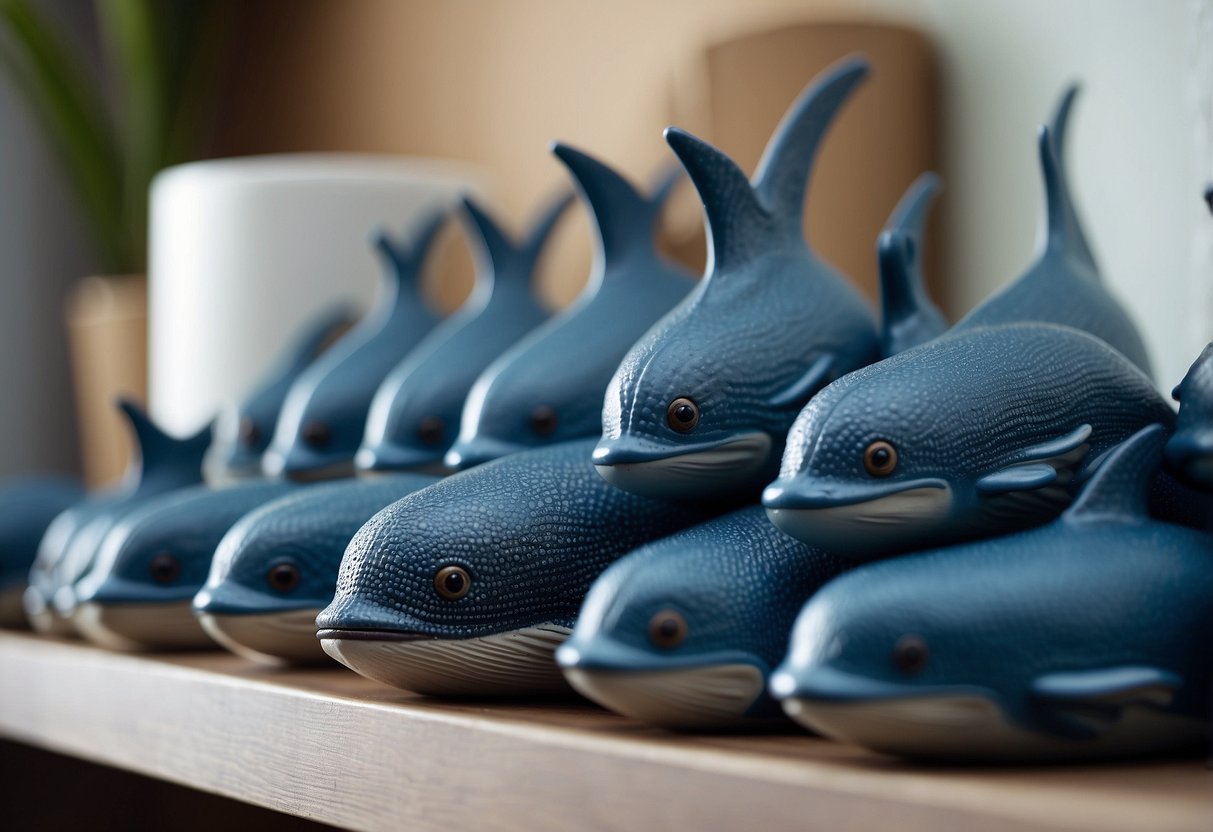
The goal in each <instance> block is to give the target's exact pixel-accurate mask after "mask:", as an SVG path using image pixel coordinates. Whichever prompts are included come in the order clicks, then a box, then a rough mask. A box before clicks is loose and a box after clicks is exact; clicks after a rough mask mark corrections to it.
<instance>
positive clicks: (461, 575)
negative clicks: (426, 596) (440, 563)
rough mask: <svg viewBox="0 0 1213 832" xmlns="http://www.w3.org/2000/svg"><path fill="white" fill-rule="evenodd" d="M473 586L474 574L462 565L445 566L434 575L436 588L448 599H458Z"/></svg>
mask: <svg viewBox="0 0 1213 832" xmlns="http://www.w3.org/2000/svg"><path fill="white" fill-rule="evenodd" d="M471 588H472V576H471V575H469V574H468V571H467V570H466V569H464V568H463V567H462V566H444V567H442V568H441V569H439V570H438V574H437V575H435V576H434V589H435V590H437V592H438V594H439V595H441V596H442V597H443V598H445V599H446V600H448V601H458V600H459V599H460V598H462V597H463V596H465V595H467V594H468V590H469V589H471Z"/></svg>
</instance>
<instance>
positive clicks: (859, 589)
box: [771, 426, 1213, 762]
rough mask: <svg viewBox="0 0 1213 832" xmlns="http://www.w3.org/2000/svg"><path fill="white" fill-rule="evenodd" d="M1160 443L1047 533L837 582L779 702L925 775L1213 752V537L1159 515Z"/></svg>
mask: <svg viewBox="0 0 1213 832" xmlns="http://www.w3.org/2000/svg"><path fill="white" fill-rule="evenodd" d="M1163 436H1164V430H1163V428H1161V427H1159V426H1152V427H1148V428H1145V429H1143V430H1142V431H1141V432H1139V433H1138V434H1136V435H1135V436H1134V437H1133V438H1132V439H1131V440H1129V441H1128V442H1126V443H1125V444H1123V445H1122V446H1120V447H1119V448H1118V449H1116V451H1115V452H1114V453H1113V454H1112V455H1111V456H1110V457H1109V458H1108V460H1107V461H1106V462H1105V463H1104V464H1103V466H1101V467H1100V469H1099V471H1098V472H1097V473H1096V474H1095V475H1094V477H1093V478H1092V479H1091V481H1090V482H1089V483H1088V484H1087V486H1086V488H1085V489H1084V490H1083V493H1082V496H1081V497H1079V499H1078V500H1077V501H1075V503H1074V505H1073V506H1071V507H1070V508H1069V510H1068V511H1066V513H1065V514H1064V515H1063V516H1062V517H1061V518H1059V519H1057V520H1055V521H1054V522H1052V523H1050V524H1049V525H1047V526H1043V527H1041V528H1038V529H1033V530H1031V531H1026V532H1021V533H1019V534H1015V535H1010V536H1007V537H1001V538H995V539H990V540H984V541H980V542H974V543H967V544H963V545H960V546H956V547H954V548H951V549H943V550H938V551H930V552H921V553H918V554H913V555H907V556H906V557H901V558H893V559H891V560H888V561H884V562H881V563H876V564H871V565H869V566H865V567H864V568H862V569H856V570H855V571H853V572H850V573H848V574H846V575H843V576H841V577H840V578H838V579H837V580H835V581H833V582H832V583H830V584H829V585H827V586H826V587H824V588H823V589H822V590H821V591H820V592H818V593H817V594H816V595H815V596H813V598H812V600H811V601H809V603H808V604H807V605H806V606H805V608H804V610H803V612H802V613H801V615H800V617H799V619H798V620H797V623H796V626H795V632H794V635H793V637H792V646H791V650H790V652H789V654H788V657H787V659H786V661H784V663H783V664H782V665H781V666H780V667H779V669H778V670H777V671H776V673H775V674H774V675H773V676H772V679H771V691H772V693H773V694H774V695H775V696H776V697H778V698H779V699H781V700H782V701H783V705H784V708H785V709H786V710H787V712H788V713H789V714H790V715H791V716H793V717H794V718H795V719H797V720H798V721H800V722H803V723H804V724H806V725H808V726H810V727H811V728H813V729H815V730H817V731H819V732H821V733H823V734H825V735H827V736H830V737H833V738H836V739H839V740H843V741H846V742H851V743H855V744H858V745H861V746H865V747H867V748H870V749H873V750H875V751H879V752H884V753H888V754H894V755H899V756H905V757H913V758H933V759H944V760H985V761H990V762H1012V761H1052V760H1059V759H1079V758H1097V757H1122V756H1139V755H1146V754H1152V753H1164V752H1168V753H1169V752H1178V751H1180V750H1183V749H1188V748H1190V749H1194V750H1195V749H1199V748H1201V747H1203V746H1205V745H1206V744H1207V743H1208V740H1209V730H1210V701H1209V690H1210V684H1211V683H1213V641H1211V640H1210V639H1209V632H1210V630H1211V629H1213V568H1210V567H1211V566H1213V536H1209V535H1207V534H1205V533H1203V532H1199V531H1195V530H1192V529H1188V528H1185V527H1182V526H1176V525H1172V524H1169V523H1163V522H1159V521H1156V520H1152V519H1150V518H1149V516H1148V515H1147V513H1146V491H1147V488H1148V487H1149V485H1150V482H1151V476H1152V474H1153V472H1154V470H1155V468H1156V466H1157V462H1158V460H1159V457H1160V450H1161V446H1162V441H1163Z"/></svg>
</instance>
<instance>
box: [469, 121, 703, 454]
mask: <svg viewBox="0 0 1213 832" xmlns="http://www.w3.org/2000/svg"><path fill="white" fill-rule="evenodd" d="M553 152H554V153H555V154H556V156H557V158H559V159H560V161H561V162H563V163H564V165H565V167H566V168H568V171H569V174H570V175H571V176H572V178H573V181H574V182H575V183H576V185H577V190H578V194H579V195H580V197H581V199H582V200H583V201H584V202H585V204H586V206H587V207H588V209H589V213H590V217H591V220H592V222H593V225H594V228H595V231H596V234H595V237H596V251H595V258H594V266H593V271H592V273H591V275H590V279H589V283H588V284H587V285H586V287H585V289H584V290H583V291H582V293H581V295H580V296H579V297H578V298H577V300H576V301H574V303H573V304H572V306H570V307H569V308H568V309H565V310H564V311H563V312H561V313H560V314H558V315H556V316H554V317H553V318H552V319H551V320H550V321H548V322H547V323H545V324H544V325H543V326H541V327H539V328H538V329H537V330H535V331H534V332H532V333H531V334H530V335H528V336H526V337H525V338H523V339H522V340H521V341H519V342H518V343H517V344H515V345H514V346H513V347H512V348H511V349H509V350H508V351H507V352H505V353H504V354H503V355H502V356H501V357H500V358H498V359H497V360H496V361H494V362H493V363H492V364H491V365H489V367H488V368H487V369H486V370H485V371H484V373H483V374H481V376H480V377H479V378H478V379H477V380H476V383H475V384H474V385H473V387H472V390H471V392H470V393H469V395H468V399H467V403H466V404H465V406H464V409H463V415H462V423H461V425H460V431H459V438H458V439H457V440H456V442H455V444H454V446H453V447H452V448H451V450H450V452H449V453H448V454H447V457H446V459H447V463H448V464H449V465H451V466H452V467H457V468H467V467H470V466H472V465H477V464H479V463H481V462H484V461H486V460H489V459H495V458H496V457H499V456H504V455H505V454H508V453H512V452H514V451H518V450H523V449H525V448H530V447H538V446H541V445H550V444H552V443H555V442H562V441H566V440H569V439H576V438H579V437H586V436H595V435H597V433H598V430H599V426H600V424H601V409H602V394H603V391H604V390H605V389H606V386H607V382H608V381H610V378H611V374H612V373H613V372H614V371H615V367H616V366H617V365H618V364H619V361H620V359H622V358H623V356H624V354H625V353H626V352H627V351H628V349H629V348H630V347H631V346H632V344H633V343H634V342H635V341H636V339H637V338H639V337H640V336H641V335H643V334H644V332H645V330H647V329H648V328H649V327H650V326H651V325H652V324H653V323H654V322H655V321H656V320H657V319H658V318H660V317H661V316H662V315H664V314H665V313H666V312H668V311H669V310H670V309H671V308H672V307H673V306H674V305H675V304H676V303H678V302H679V301H680V300H682V299H683V298H684V297H686V294H687V292H689V291H690V290H691V289H692V288H693V286H694V283H693V281H692V280H691V275H690V274H689V273H688V272H686V271H685V270H684V269H683V268H681V267H680V266H676V265H675V264H673V263H671V262H669V261H667V260H666V259H664V258H663V257H662V256H661V255H660V254H659V253H658V252H657V249H656V245H655V242H654V233H655V231H656V226H657V222H658V220H659V218H660V216H661V209H662V206H663V205H664V204H665V201H666V197H667V196H668V195H669V192H670V190H671V189H672V188H673V186H674V184H675V182H676V179H675V178H674V177H673V176H669V177H666V179H665V180H664V181H663V182H662V183H661V184H660V185H659V186H658V187H657V188H655V189H654V191H653V193H652V195H651V196H650V197H649V198H647V199H646V198H645V197H643V196H641V195H640V194H639V193H637V191H636V190H635V189H634V188H633V187H632V186H631V185H630V184H629V183H628V182H627V180H625V179H624V178H623V177H622V176H620V175H619V174H618V173H616V172H615V171H614V170H612V169H611V168H609V167H607V166H606V165H605V164H603V163H602V162H600V161H598V160H596V159H594V158H593V157H591V156H588V155H587V154H585V153H582V152H581V151H578V150H575V149H573V148H571V147H568V146H567V145H562V144H556V145H554V146H553Z"/></svg>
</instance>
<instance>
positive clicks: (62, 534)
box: [22, 399, 212, 635]
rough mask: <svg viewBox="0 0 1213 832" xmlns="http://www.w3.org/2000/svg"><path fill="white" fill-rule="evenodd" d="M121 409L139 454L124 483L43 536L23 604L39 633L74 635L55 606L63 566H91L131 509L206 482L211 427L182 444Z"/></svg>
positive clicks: (136, 411)
mask: <svg viewBox="0 0 1213 832" xmlns="http://www.w3.org/2000/svg"><path fill="white" fill-rule="evenodd" d="M117 407H118V409H119V410H121V411H122V413H123V415H124V416H125V417H126V419H127V423H128V424H129V426H130V429H131V434H132V437H133V439H134V449H135V453H134V455H133V458H132V461H131V464H130V466H129V467H128V468H127V471H126V474H125V475H124V477H123V480H122V482H121V484H119V485H118V486H117V487H116V488H114V489H110V490H108V491H105V492H102V493H100V494H97V495H95V496H93V497H90V498H89V499H86V500H84V501H83V502H81V503H79V504H77V505H74V506H72V507H71V508H69V509H67V510H66V511H64V512H63V513H62V514H59V515H58V516H56V517H55V519H54V520H52V521H51V523H50V525H49V526H47V528H46V533H45V534H44V535H42V539H41V540H40V541H39V543H38V554H37V556H36V557H35V559H34V565H33V566H32V567H31V568H30V576H29V586H28V587H27V588H26V591H25V595H24V597H23V599H22V601H23V604H24V606H25V612H26V616H27V617H28V618H29V619H30V623H31V624H32V625H33V626H34V629H36V630H38V631H39V632H42V633H47V634H52V635H70V634H71V633H72V632H73V630H72V627H71V625H70V624H69V623H68V622H67V621H66V620H65V619H64V618H62V617H61V616H59V615H58V614H57V613H56V612H55V609H54V606H53V604H52V600H53V597H54V596H55V594H56V593H57V592H58V591H59V590H60V589H61V588H62V586H63V581H62V574H61V573H62V570H63V567H64V564H65V563H67V562H72V563H76V562H81V561H83V562H85V563H87V562H88V560H89V559H90V558H91V557H92V554H93V553H94V552H95V551H96V548H97V546H98V545H99V544H100V543H101V539H102V538H103V537H104V536H105V533H106V531H108V529H109V527H110V525H111V524H112V523H113V522H114V521H115V520H116V519H117V518H118V517H120V516H121V515H123V514H125V513H126V512H128V511H130V510H131V509H133V508H136V507H138V506H139V505H142V504H143V503H144V502H146V501H147V500H150V499H152V498H154V497H157V496H159V495H161V494H165V493H168V492H170V491H174V490H176V489H178V488H185V487H187V486H191V485H196V484H198V483H200V482H202V459H203V456H204V455H205V453H206V449H207V447H208V446H209V445H210V443H211V439H212V430H211V426H210V425H208V426H206V427H204V428H203V429H202V430H200V431H199V432H198V433H196V434H194V435H193V436H189V437H186V438H184V439H178V438H176V437H173V436H170V435H168V434H167V433H165V432H164V431H162V430H161V429H160V428H159V427H157V426H156V424H155V423H154V422H153V421H152V420H151V418H150V417H149V416H148V415H147V413H145V412H144V411H143V409H142V408H140V407H139V406H138V405H136V404H134V403H133V402H131V401H128V400H125V399H122V400H119V401H118V403H117Z"/></svg>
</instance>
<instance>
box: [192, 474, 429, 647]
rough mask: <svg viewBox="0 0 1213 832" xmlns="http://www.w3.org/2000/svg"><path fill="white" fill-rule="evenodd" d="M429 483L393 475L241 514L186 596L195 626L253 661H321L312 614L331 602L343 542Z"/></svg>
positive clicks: (331, 486)
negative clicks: (191, 593)
mask: <svg viewBox="0 0 1213 832" xmlns="http://www.w3.org/2000/svg"><path fill="white" fill-rule="evenodd" d="M437 481H438V480H437V478H436V477H431V476H427V475H424V474H393V475H388V476H384V477H380V478H376V479H374V480H370V481H366V482H364V481H360V480H352V481H351V480H345V481H342V482H335V483H324V484H318V485H314V486H312V487H310V488H307V489H304V490H303V491H300V492H298V493H292V494H287V495H285V496H282V497H279V498H277V499H275V500H271V501H270V502H268V503H266V504H265V505H262V506H261V507H259V508H257V509H254V510H253V511H251V512H249V513H248V514H246V515H245V516H244V517H242V518H241V519H240V520H239V521H237V522H236V524H235V525H233V526H232V527H231V529H229V530H228V532H227V534H225V535H224V536H223V539H222V540H221V541H220V542H219V545H218V547H217V548H216V549H215V557H214V559H213V560H212V561H211V567H210V572H209V573H208V575H207V579H206V584H205V585H204V586H203V587H202V589H201V590H199V592H198V594H197V595H195V596H194V601H193V608H194V614H195V615H197V616H198V618H199V621H200V622H201V624H202V628H203V629H204V630H206V632H207V633H208V634H209V635H210V636H211V638H213V639H214V640H215V641H217V642H219V643H220V644H222V645H223V646H224V647H226V648H228V649H229V650H231V651H232V652H234V653H237V654H239V655H242V656H246V657H250V658H254V659H256V660H258V661H283V662H288V663H313V662H317V661H323V662H328V661H329V659H328V657H327V656H326V655H325V654H324V652H323V651H322V650H321V649H320V643H319V642H318V641H317V640H316V614H317V613H319V612H320V610H321V609H323V608H324V607H325V606H327V605H328V603H329V602H330V601H332V600H333V592H334V591H335V588H336V585H337V569H338V567H339V566H340V565H341V555H342V553H344V552H345V547H346V545H347V544H349V542H350V538H352V537H353V536H354V534H355V533H356V532H357V531H358V529H360V528H362V525H363V524H364V523H366V521H368V520H370V519H371V517H372V516H374V515H375V513H376V512H378V511H379V510H381V509H383V508H384V507H385V506H387V505H389V504H391V503H393V502H395V501H396V500H399V499H400V498H401V497H404V496H406V495H407V494H411V493H412V492H413V491H416V490H418V489H421V488H424V487H426V486H427V485H431V484H433V483H435V482H437Z"/></svg>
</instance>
